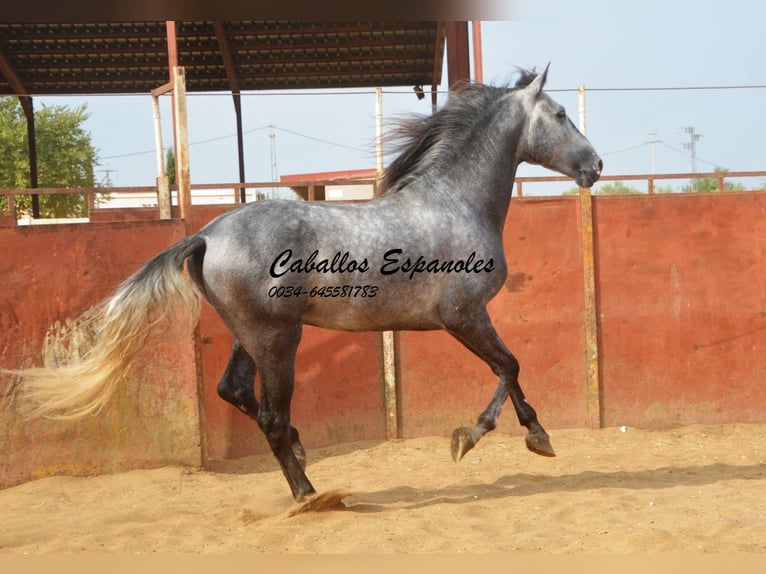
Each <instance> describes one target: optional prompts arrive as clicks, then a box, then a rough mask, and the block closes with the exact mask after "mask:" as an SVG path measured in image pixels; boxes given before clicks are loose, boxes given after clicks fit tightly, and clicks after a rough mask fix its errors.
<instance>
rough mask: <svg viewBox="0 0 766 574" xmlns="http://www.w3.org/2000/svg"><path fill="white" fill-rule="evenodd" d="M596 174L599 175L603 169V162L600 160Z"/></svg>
mask: <svg viewBox="0 0 766 574" xmlns="http://www.w3.org/2000/svg"><path fill="white" fill-rule="evenodd" d="M597 165H598V172H599V173H601V170H603V169H604V162H603V161H602V160H601V158H599V159H598V164H597Z"/></svg>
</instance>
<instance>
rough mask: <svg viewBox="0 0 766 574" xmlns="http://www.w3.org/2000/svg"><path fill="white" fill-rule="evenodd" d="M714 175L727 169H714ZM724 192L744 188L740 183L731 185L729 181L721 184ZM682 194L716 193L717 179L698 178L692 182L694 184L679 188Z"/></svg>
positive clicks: (742, 189)
mask: <svg viewBox="0 0 766 574" xmlns="http://www.w3.org/2000/svg"><path fill="white" fill-rule="evenodd" d="M714 171H715V173H726V172H727V171H729V170H728V169H724V168H722V167H717V168H715V170H714ZM723 190H724V191H744V190H745V186H744V185H742V184H741V183H731V182H729V181H724V182H723ZM681 191H683V192H684V193H691V192H695V193H711V192H714V191H718V178H717V177H700V178H697V179H695V180H694V184H693V185H692V184H691V183H690V184H688V185H685V186H684V187H682V188H681Z"/></svg>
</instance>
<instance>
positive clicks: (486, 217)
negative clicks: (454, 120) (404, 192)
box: [420, 124, 521, 232]
mask: <svg viewBox="0 0 766 574" xmlns="http://www.w3.org/2000/svg"><path fill="white" fill-rule="evenodd" d="M486 132H487V133H484V134H480V135H478V136H477V137H475V138H474V140H473V142H474V144H473V145H472V146H466V148H465V149H463V150H461V151H462V153H460V154H456V155H455V156H454V157H452V158H447V159H445V160H444V161H442V162H441V163H440V164H435V165H434V166H432V169H431V170H430V173H429V176H428V178H427V181H428V184H427V185H423V186H420V187H421V190H420V191H421V192H422V193H426V194H429V195H430V197H429V201H432V202H433V203H434V204H442V205H444V206H445V207H447V208H449V209H451V210H453V211H454V210H455V208H458V207H461V206H463V207H465V208H466V209H465V211H466V213H475V214H477V215H478V216H479V217H480V218H481V219H482V220H483V221H484V222H485V223H486V224H489V225H492V226H493V227H495V228H496V229H497V230H498V231H499V232H501V231H502V228H503V225H504V223H505V217H506V213H507V211H508V206H509V204H510V200H511V194H512V192H513V181H514V178H515V176H516V167H517V159H516V155H517V154H516V150H517V147H518V143H519V139H520V137H521V129H520V128H516V127H514V126H511V125H507V126H503V125H494V124H493V125H492V126H490V127H488V128H486ZM476 142H482V145H481V146H478V145H476ZM487 142H491V143H487ZM498 142H499V143H498Z"/></svg>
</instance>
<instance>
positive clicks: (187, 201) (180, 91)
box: [172, 66, 194, 235]
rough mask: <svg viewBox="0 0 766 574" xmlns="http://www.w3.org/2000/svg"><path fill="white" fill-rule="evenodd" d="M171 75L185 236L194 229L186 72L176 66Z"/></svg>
mask: <svg viewBox="0 0 766 574" xmlns="http://www.w3.org/2000/svg"><path fill="white" fill-rule="evenodd" d="M172 73H173V120H174V122H175V127H176V129H175V148H176V187H177V188H178V207H179V211H180V216H181V218H182V219H183V220H184V222H185V223H184V227H185V229H186V234H187V235H191V234H192V231H193V229H194V225H193V221H192V208H191V180H190V177H189V129H188V125H187V115H186V72H185V70H184V68H183V67H182V66H176V67H175V68H173V70H172Z"/></svg>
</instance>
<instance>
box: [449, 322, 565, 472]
mask: <svg viewBox="0 0 766 574" xmlns="http://www.w3.org/2000/svg"><path fill="white" fill-rule="evenodd" d="M447 331H448V332H449V333H450V334H451V335H452V336H454V337H455V338H456V339H457V340H458V341H460V342H461V343H463V345H465V346H466V347H467V348H468V349H469V350H471V351H472V352H473V353H474V354H476V355H477V356H478V357H479V358H480V359H482V360H483V361H484V362H486V363H487V364H488V365H489V367H490V368H491V369H492V372H493V373H495V374H496V375H497V376H498V377H499V379H500V382H499V384H498V387H497V390H496V391H495V395H494V396H493V397H492V400H491V401H490V403H489V405H488V406H487V408H486V409H484V411H483V412H482V413H481V415H479V419H478V421H477V423H476V424H475V425H474V426H473V427H460V428H457V429H455V431H454V432H453V433H452V458H453V459H454V460H455V462H457V461H459V460H460V459H461V458H463V455H465V453H467V452H468V451H469V450H471V449H472V448H473V447H474V446H476V443H477V442H479V439H481V437H482V436H484V435H485V434H486V433H488V432H489V431H491V430H494V429H495V427H496V426H497V419H498V417H499V416H500V412H501V410H502V408H503V404H504V403H505V400H506V399H507V398H508V397H509V396H510V397H511V401H512V402H513V406H514V408H515V410H516V415H517V416H518V419H519V423H520V424H521V425H523V426H525V427H527V429H528V430H529V432H528V434H527V436H526V439H525V440H526V445H527V448H528V449H529V450H531V451H532V452H534V453H537V454H540V455H542V456H556V453H555V452H554V450H553V447H552V446H551V442H550V437H549V436H548V433H546V432H545V430H544V429H543V427H542V425H541V424H540V422H539V421H538V420H537V413H536V412H535V409H534V408H532V405H530V404H529V403H528V402H527V399H526V398H525V397H524V392H523V391H522V390H521V386H520V385H519V362H518V361H517V360H516V357H514V356H513V355H512V354H511V352H510V351H509V350H508V349H507V348H506V346H505V345H504V344H503V341H502V340H501V339H500V337H499V336H498V334H497V332H496V331H495V328H494V327H493V326H492V321H491V320H490V318H489V315H488V314H487V312H486V310H482V311H481V312H480V313H478V314H477V315H472V316H470V317H464V318H460V319H459V320H453V321H452V322H451V323H450V324H449V325H448V327H447Z"/></svg>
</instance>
